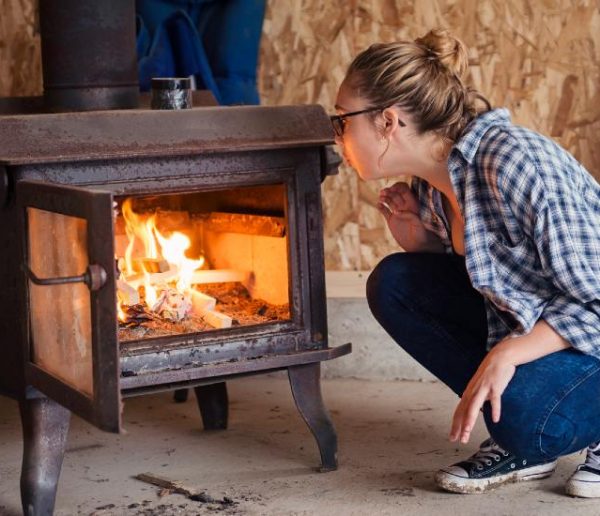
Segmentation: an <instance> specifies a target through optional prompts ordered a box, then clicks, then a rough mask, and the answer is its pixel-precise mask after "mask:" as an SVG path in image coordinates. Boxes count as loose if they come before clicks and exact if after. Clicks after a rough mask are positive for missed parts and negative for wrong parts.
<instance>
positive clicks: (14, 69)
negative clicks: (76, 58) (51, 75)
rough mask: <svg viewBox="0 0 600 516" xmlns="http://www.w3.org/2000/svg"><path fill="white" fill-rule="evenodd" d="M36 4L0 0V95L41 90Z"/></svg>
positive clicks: (19, 0)
mask: <svg viewBox="0 0 600 516" xmlns="http://www.w3.org/2000/svg"><path fill="white" fill-rule="evenodd" d="M36 5H37V4H36V2H35V1H34V0H0V97H8V96H28V95H40V94H41V93H42V63H41V53H40V37H39V30H38V24H37V8H36Z"/></svg>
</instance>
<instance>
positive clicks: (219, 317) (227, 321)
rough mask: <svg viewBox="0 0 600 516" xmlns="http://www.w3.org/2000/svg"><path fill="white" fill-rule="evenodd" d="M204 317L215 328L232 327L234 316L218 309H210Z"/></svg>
mask: <svg viewBox="0 0 600 516" xmlns="http://www.w3.org/2000/svg"><path fill="white" fill-rule="evenodd" d="M202 318H203V319H204V320H205V321H206V322H207V323H208V324H210V325H211V326H212V327H213V328H217V329H219V330H220V329H223V328H231V323H232V318H231V317H229V316H228V315H225V314H222V313H221V312H217V311H216V310H209V311H207V312H205V313H203V314H202Z"/></svg>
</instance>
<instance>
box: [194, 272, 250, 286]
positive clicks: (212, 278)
mask: <svg viewBox="0 0 600 516" xmlns="http://www.w3.org/2000/svg"><path fill="white" fill-rule="evenodd" d="M252 279H253V278H252V272H250V271H236V270H235V269H209V270H200V271H194V274H192V279H191V283H192V285H201V284H203V283H236V282H240V283H242V284H244V286H246V287H247V286H248V284H250V283H251V282H252Z"/></svg>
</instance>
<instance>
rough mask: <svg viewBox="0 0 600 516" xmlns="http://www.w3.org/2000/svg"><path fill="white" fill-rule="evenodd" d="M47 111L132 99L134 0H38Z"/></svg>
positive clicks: (131, 104)
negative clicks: (58, 0)
mask: <svg viewBox="0 0 600 516" xmlns="http://www.w3.org/2000/svg"><path fill="white" fill-rule="evenodd" d="M39 20H40V35H41V46H42V68H43V75H44V105H45V109H46V110H49V111H54V112H59V111H90V110H100V109H131V108H135V107H137V105H138V98H139V93H138V91H139V86H138V77H137V56H136V46H135V38H136V27H135V1H134V0H60V2H57V1H55V0H39Z"/></svg>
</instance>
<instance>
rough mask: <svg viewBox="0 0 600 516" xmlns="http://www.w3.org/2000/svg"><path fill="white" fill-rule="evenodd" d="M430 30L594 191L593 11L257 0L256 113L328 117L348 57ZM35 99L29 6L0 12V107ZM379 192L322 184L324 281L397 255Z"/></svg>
mask: <svg viewBox="0 0 600 516" xmlns="http://www.w3.org/2000/svg"><path fill="white" fill-rule="evenodd" d="M432 27H447V28H449V29H451V30H452V31H453V32H454V33H455V34H457V35H458V36H459V37H460V38H461V39H463V41H464V42H465V43H466V44H467V46H468V47H469V49H470V62H471V72H470V77H469V80H470V82H471V84H472V85H473V86H475V87H476V88H478V89H479V90H480V91H482V92H483V93H484V94H485V95H487V96H488V98H489V99H490V100H491V101H492V103H493V104H494V105H495V106H506V107H508V108H509V109H510V110H511V112H512V115H513V120H514V121H516V122H517V123H519V124H522V125H525V126H527V127H530V128H532V129H535V130H537V131H540V132H542V133H544V134H547V135H550V136H552V137H553V138H555V139H556V140H557V141H558V142H559V143H560V144H561V145H563V146H564V147H566V148H567V149H568V150H569V151H570V152H572V153H573V154H574V155H575V156H576V157H577V158H578V159H579V160H580V161H581V162H582V163H583V164H584V165H585V166H586V167H587V168H588V170H590V172H591V173H592V174H594V176H595V177H596V178H597V179H600V2H599V1H598V0H417V1H415V0H268V2H267V13H266V18H265V23H264V29H263V38H262V44H261V55H260V68H259V90H260V93H261V97H262V101H263V103H264V104H267V105H283V104H302V103H315V102H316V103H321V104H323V105H324V106H325V107H326V109H328V110H333V104H334V100H335V94H336V90H337V87H338V85H339V84H340V82H341V81H342V79H343V77H344V73H345V70H346V67H347V66H348V64H349V63H350V61H351V60H352V57H353V56H354V55H356V53H358V52H359V51H360V50H362V49H364V48H366V47H367V46H368V45H370V44H371V43H374V42H378V41H392V40H395V39H414V38H415V37H417V36H420V35H422V34H424V33H425V32H426V31H427V30H428V29H430V28H432ZM41 90H42V80H41V66H40V54H39V35H38V30H37V22H36V8H35V2H34V0H0V96H5V95H34V94H39V93H41ZM381 186H382V184H381V183H364V182H362V181H359V180H358V179H357V177H356V175H355V173H354V172H353V171H351V170H349V169H348V168H346V167H342V169H341V172H340V174H339V176H337V177H333V178H329V179H327V181H326V182H325V184H324V187H323V192H324V201H323V204H324V214H325V247H326V266H327V268H328V269H333V270H365V269H371V268H372V267H373V266H374V265H375V264H376V263H377V262H378V261H379V260H380V259H381V258H382V257H383V256H385V255H386V254H389V253H391V252H394V251H396V250H398V247H397V245H396V244H395V242H394V241H393V240H392V238H391V236H390V235H389V233H388V231H387V229H386V228H385V224H384V222H383V220H382V218H381V216H380V215H379V213H378V212H377V210H376V209H375V203H376V199H377V193H378V190H379V188H381Z"/></svg>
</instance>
